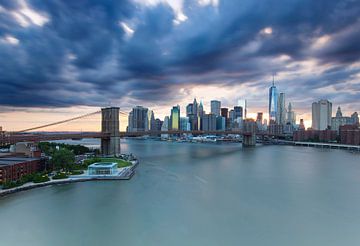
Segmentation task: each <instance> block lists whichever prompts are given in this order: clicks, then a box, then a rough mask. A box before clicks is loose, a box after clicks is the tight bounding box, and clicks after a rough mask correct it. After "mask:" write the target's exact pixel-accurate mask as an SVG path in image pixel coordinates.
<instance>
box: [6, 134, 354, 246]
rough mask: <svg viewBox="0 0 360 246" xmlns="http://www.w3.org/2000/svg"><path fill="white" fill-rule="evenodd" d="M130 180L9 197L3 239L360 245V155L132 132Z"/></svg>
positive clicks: (126, 146)
mask: <svg viewBox="0 0 360 246" xmlns="http://www.w3.org/2000/svg"><path fill="white" fill-rule="evenodd" d="M122 150H123V152H132V153H134V154H136V155H137V156H138V157H139V159H140V165H139V167H138V168H137V172H136V174H135V176H134V177H133V178H132V179H131V180H130V181H105V182H104V181H102V182H87V183H77V184H70V185H62V186H54V187H45V188H39V189H34V190H31V191H25V192H20V193H17V194H13V195H10V196H7V197H4V198H0V245H2V246H3V245H4V246H7V245H9V246H16V245H27V246H32V245H34V246H42V245H46V246H48V245H52V246H57V245H59V246H63V245H68V246H72V245H84V246H85V245H86V246H90V245H94V246H99V245H186V246H189V245H276V246H278V245H316V246H319V245H326V246H331V245H360V154H359V153H357V154H356V153H350V152H346V151H341V150H328V149H316V148H306V147H291V146H258V147H256V148H253V149H242V148H241V146H240V144H226V145H216V144H191V143H169V142H160V141H140V140H125V141H123V142H122Z"/></svg>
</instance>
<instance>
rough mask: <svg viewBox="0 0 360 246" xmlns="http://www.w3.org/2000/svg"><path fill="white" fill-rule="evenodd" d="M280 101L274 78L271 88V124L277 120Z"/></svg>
mask: <svg viewBox="0 0 360 246" xmlns="http://www.w3.org/2000/svg"><path fill="white" fill-rule="evenodd" d="M277 103H278V91H277V88H276V86H275V84H274V78H273V82H272V86H271V87H270V88H269V124H272V123H275V122H276V115H277V109H278V106H277Z"/></svg>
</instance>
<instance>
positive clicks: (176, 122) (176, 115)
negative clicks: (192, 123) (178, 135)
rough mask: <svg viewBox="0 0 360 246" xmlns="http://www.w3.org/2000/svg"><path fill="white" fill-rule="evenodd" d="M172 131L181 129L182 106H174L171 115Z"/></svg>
mask: <svg viewBox="0 0 360 246" xmlns="http://www.w3.org/2000/svg"><path fill="white" fill-rule="evenodd" d="M170 122H171V130H179V129H180V106H179V105H177V106H174V107H173V108H172V109H171V114H170Z"/></svg>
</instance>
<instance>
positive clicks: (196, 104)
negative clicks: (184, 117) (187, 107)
mask: <svg viewBox="0 0 360 246" xmlns="http://www.w3.org/2000/svg"><path fill="white" fill-rule="evenodd" d="M192 105H193V109H192V114H193V115H195V116H199V105H198V103H197V101H196V98H194V101H193V103H192Z"/></svg>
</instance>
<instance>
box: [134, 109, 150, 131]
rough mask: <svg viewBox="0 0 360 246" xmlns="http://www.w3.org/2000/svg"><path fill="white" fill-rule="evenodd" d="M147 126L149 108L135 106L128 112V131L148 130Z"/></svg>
mask: <svg viewBox="0 0 360 246" xmlns="http://www.w3.org/2000/svg"><path fill="white" fill-rule="evenodd" d="M150 117H151V114H150ZM149 126H150V119H149V110H148V109H147V108H144V107H142V106H136V107H135V108H133V109H132V111H131V112H130V113H129V119H128V131H129V132H143V131H147V130H149Z"/></svg>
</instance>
